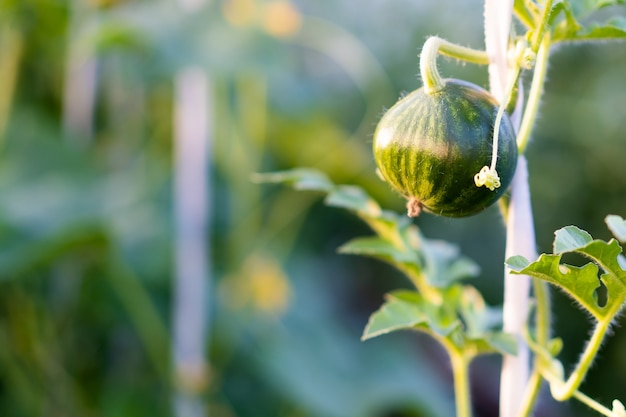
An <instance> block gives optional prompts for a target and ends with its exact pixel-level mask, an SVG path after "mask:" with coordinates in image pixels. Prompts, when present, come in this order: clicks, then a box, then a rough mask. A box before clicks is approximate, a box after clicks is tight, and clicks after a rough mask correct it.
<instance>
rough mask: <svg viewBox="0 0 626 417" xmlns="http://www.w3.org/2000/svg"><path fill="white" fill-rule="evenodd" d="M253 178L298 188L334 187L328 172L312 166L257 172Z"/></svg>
mask: <svg viewBox="0 0 626 417" xmlns="http://www.w3.org/2000/svg"><path fill="white" fill-rule="evenodd" d="M252 180H253V181H254V182H258V183H263V182H266V183H277V184H289V185H291V186H293V188H295V189H296V190H312V191H324V192H330V191H331V190H332V189H333V188H334V186H335V185H334V184H333V183H332V181H330V180H329V179H328V177H327V176H326V174H324V173H322V172H320V171H317V170H315V169H310V168H296V169H292V170H288V171H278V172H269V173H256V174H253V175H252Z"/></svg>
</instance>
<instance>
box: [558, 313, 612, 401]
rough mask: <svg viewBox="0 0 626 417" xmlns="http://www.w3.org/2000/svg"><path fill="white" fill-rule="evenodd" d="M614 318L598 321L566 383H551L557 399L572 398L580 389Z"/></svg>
mask: <svg viewBox="0 0 626 417" xmlns="http://www.w3.org/2000/svg"><path fill="white" fill-rule="evenodd" d="M612 318H613V316H612V315H611V316H609V317H608V318H605V319H603V320H600V321H599V322H598V323H597V325H596V327H595V328H594V329H593V334H592V335H591V339H589V343H587V346H586V347H585V351H584V352H583V354H582V356H581V357H580V360H579V361H578V364H576V369H574V371H573V372H572V373H571V374H570V376H569V378H568V379H567V382H565V383H564V384H562V383H561V384H559V383H557V384H550V391H551V393H552V396H553V397H554V399H555V400H557V401H565V400H567V399H569V398H571V397H572V396H573V395H574V393H575V392H576V391H577V390H578V387H580V384H581V383H582V382H583V379H585V376H586V375H587V372H588V371H589V368H590V367H591V364H592V363H593V361H594V360H595V358H596V355H597V354H598V350H600V346H601V345H602V341H603V340H604V337H605V335H606V332H607V331H608V329H609V326H610V325H611V320H612Z"/></svg>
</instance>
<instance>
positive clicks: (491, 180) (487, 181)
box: [474, 64, 521, 191]
mask: <svg viewBox="0 0 626 417" xmlns="http://www.w3.org/2000/svg"><path fill="white" fill-rule="evenodd" d="M520 73H521V68H520V66H519V64H516V66H515V71H514V73H513V76H512V77H511V78H510V79H509V83H508V84H507V86H506V90H505V94H506V95H505V97H504V99H503V100H502V104H500V107H499V108H498V113H497V114H496V120H495V123H494V127H493V148H492V153H491V165H490V166H489V167H487V166H484V167H483V168H482V169H481V170H480V172H478V173H477V174H476V175H474V183H475V184H476V186H477V187H482V186H485V187H487V188H489V189H490V190H491V191H493V190H495V189H496V188H500V185H501V184H500V177H499V176H498V172H497V171H496V163H497V162H498V143H499V139H500V125H501V124H502V117H503V116H504V110H505V108H506V106H507V103H508V102H509V101H510V100H511V97H512V95H513V91H514V90H515V86H516V85H517V80H518V79H519V76H520Z"/></svg>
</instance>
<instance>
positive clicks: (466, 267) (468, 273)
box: [421, 239, 480, 288]
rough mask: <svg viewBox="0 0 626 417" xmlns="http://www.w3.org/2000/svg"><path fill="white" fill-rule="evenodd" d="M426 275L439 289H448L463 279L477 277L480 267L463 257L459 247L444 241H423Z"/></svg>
mask: <svg viewBox="0 0 626 417" xmlns="http://www.w3.org/2000/svg"><path fill="white" fill-rule="evenodd" d="M423 242H424V244H423V245H422V247H421V249H422V251H423V253H424V257H425V262H424V265H425V267H424V273H425V274H426V277H427V279H428V282H429V283H430V284H431V285H433V286H435V287H438V288H446V287H449V286H450V285H452V283H454V282H456V281H459V280H461V279H465V278H470V277H476V276H478V274H479V273H480V267H479V266H478V264H476V263H475V262H474V261H472V260H471V259H469V258H467V257H465V256H462V255H461V253H460V251H459V248H458V246H456V245H453V244H451V243H449V242H446V241H443V240H430V239H423Z"/></svg>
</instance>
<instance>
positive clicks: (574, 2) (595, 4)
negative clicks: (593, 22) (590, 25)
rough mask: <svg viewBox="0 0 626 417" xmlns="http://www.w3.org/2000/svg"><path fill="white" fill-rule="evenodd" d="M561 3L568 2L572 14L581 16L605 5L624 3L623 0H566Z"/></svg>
mask: <svg viewBox="0 0 626 417" xmlns="http://www.w3.org/2000/svg"><path fill="white" fill-rule="evenodd" d="M563 3H568V4H569V5H570V6H571V8H572V10H573V12H574V14H575V15H576V16H577V17H578V18H583V17H586V16H588V15H590V14H592V13H595V12H597V11H598V10H600V9H603V8H605V7H610V6H618V5H620V4H624V0H567V1H566V2H563Z"/></svg>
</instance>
